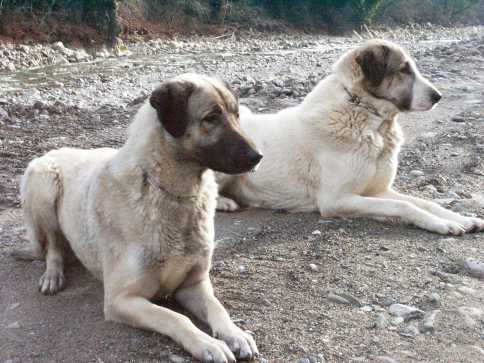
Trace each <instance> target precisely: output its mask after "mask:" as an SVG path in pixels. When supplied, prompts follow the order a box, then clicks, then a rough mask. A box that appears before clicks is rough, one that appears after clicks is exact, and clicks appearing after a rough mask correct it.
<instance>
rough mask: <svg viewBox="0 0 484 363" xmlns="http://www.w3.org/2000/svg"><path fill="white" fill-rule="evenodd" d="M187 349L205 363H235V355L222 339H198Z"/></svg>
mask: <svg viewBox="0 0 484 363" xmlns="http://www.w3.org/2000/svg"><path fill="white" fill-rule="evenodd" d="M186 348H187V350H188V351H189V352H190V353H191V354H192V355H193V357H194V358H196V359H198V360H199V361H200V362H203V363H235V362H236V360H235V356H234V355H233V353H232V352H231V351H230V349H229V348H228V347H227V344H225V343H224V342H223V341H221V340H217V339H214V338H212V337H206V338H202V339H200V340H197V341H196V342H195V343H194V344H192V345H190V347H186Z"/></svg>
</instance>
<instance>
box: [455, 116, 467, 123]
mask: <svg viewBox="0 0 484 363" xmlns="http://www.w3.org/2000/svg"><path fill="white" fill-rule="evenodd" d="M451 120H452V121H454V122H465V121H466V120H465V119H464V118H463V117H461V116H454V117H452V118H451Z"/></svg>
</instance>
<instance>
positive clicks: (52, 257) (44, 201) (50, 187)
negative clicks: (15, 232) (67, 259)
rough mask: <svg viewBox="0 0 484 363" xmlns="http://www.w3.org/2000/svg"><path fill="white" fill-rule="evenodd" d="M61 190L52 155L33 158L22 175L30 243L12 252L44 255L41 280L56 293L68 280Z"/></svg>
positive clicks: (44, 289) (36, 256)
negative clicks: (59, 207) (60, 214)
mask: <svg viewBox="0 0 484 363" xmlns="http://www.w3.org/2000/svg"><path fill="white" fill-rule="evenodd" d="M61 193H62V181H61V173H60V171H59V170H58V168H57V167H56V164H55V161H54V160H52V159H50V158H49V157H42V158H39V159H35V160H33V161H32V162H31V163H30V164H29V166H28V168H27V170H26V171H25V175H24V177H23V179H22V184H21V198H22V209H23V212H24V218H25V224H26V228H27V238H28V240H29V243H30V245H29V247H28V248H27V249H23V250H19V251H17V252H14V253H13V256H15V257H17V258H20V259H39V258H43V257H44V256H45V261H46V270H45V273H44V274H43V275H42V276H41V278H40V280H39V290H40V292H42V293H43V294H55V293H56V292H57V291H59V290H61V289H62V288H63V287H64V284H65V278H64V256H63V253H64V238H63V236H62V233H61V231H60V227H59V223H58V218H57V203H58V200H59V198H60V196H61Z"/></svg>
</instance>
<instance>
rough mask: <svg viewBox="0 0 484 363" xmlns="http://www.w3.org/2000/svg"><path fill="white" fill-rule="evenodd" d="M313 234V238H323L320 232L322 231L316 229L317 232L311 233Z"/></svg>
mask: <svg viewBox="0 0 484 363" xmlns="http://www.w3.org/2000/svg"><path fill="white" fill-rule="evenodd" d="M311 234H312V235H313V236H321V231H320V230H318V229H316V230H315V231H312V232H311Z"/></svg>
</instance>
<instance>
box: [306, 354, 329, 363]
mask: <svg viewBox="0 0 484 363" xmlns="http://www.w3.org/2000/svg"><path fill="white" fill-rule="evenodd" d="M309 361H310V362H311V363H326V359H324V355H322V354H318V355H316V356H312V357H309Z"/></svg>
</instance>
